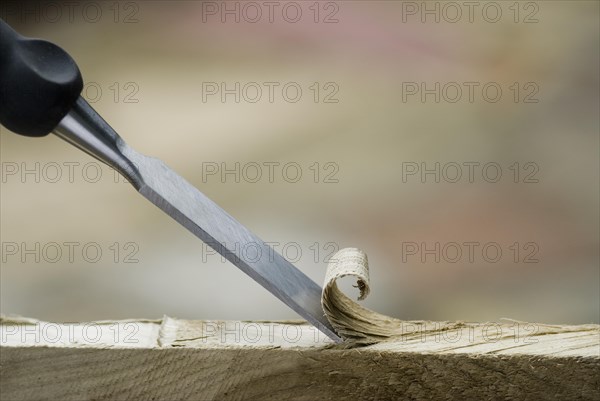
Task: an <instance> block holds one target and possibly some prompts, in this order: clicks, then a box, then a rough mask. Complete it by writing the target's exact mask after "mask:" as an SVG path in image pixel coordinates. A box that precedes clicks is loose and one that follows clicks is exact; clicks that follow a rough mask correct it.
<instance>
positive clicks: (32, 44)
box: [0, 19, 83, 137]
mask: <svg viewBox="0 0 600 401" xmlns="http://www.w3.org/2000/svg"><path fill="white" fill-rule="evenodd" d="M82 89H83V79H82V78H81V73H80V72H79V68H78V67H77V64H75V61H73V59H72V58H71V56H69V55H68V54H67V52H65V51H64V50H63V49H61V48H60V47H58V46H57V45H55V44H53V43H50V42H47V41H45V40H40V39H31V38H26V37H24V36H21V35H19V34H18V33H17V32H15V31H14V30H13V29H12V28H11V27H10V26H9V25H8V24H7V23H6V22H4V21H3V20H2V19H0V123H2V125H4V126H5V127H6V128H8V129H10V130H11V131H13V132H15V133H17V134H20V135H24V136H31V137H40V136H45V135H47V134H49V133H50V132H52V130H53V129H54V128H55V127H56V126H57V125H58V123H59V122H60V121H61V120H62V119H63V117H65V115H67V113H68V112H69V110H71V108H72V107H73V105H74V104H75V102H76V101H77V98H78V97H79V94H80V93H81V90H82Z"/></svg>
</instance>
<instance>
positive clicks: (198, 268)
mask: <svg viewBox="0 0 600 401" xmlns="http://www.w3.org/2000/svg"><path fill="white" fill-rule="evenodd" d="M471 3H475V5H474V6H472V8H470V7H471V6H469V7H467V6H465V5H464V4H463V2H433V1H427V2H401V1H398V2H390V1H347V2H346V1H337V2H314V1H310V2H271V3H269V2H260V1H259V2H235V1H231V2H199V1H198V2H188V1H169V2H160V1H153V2H128V1H125V2H119V3H117V2H87V3H83V2H81V3H78V2H60V1H59V2H52V3H30V2H3V3H2V6H1V7H2V8H1V9H0V12H1V13H2V14H1V15H0V16H1V17H2V18H3V19H5V20H6V21H7V22H8V23H9V24H11V25H12V26H13V27H14V28H15V29H16V30H18V31H19V32H20V33H22V34H24V35H27V36H32V37H40V38H44V39H47V40H50V41H52V42H55V43H57V44H58V45H60V46H61V47H63V48H64V49H66V50H67V51H68V52H69V53H70V54H71V55H72V57H73V58H74V59H75V60H76V61H77V63H78V65H79V68H80V70H81V71H82V74H83V77H84V80H85V83H86V85H85V89H84V92H83V95H84V97H86V98H87V99H88V101H89V102H90V104H92V106H93V107H94V108H95V109H96V110H98V111H99V112H100V114H101V115H102V116H103V117H104V118H105V119H106V120H107V121H108V122H109V123H110V124H111V125H112V126H113V127H114V128H115V129H116V130H117V132H119V133H120V135H121V136H122V137H123V138H124V139H125V140H126V141H127V142H128V143H129V144H130V145H131V146H132V147H133V148H135V149H136V150H138V151H140V152H142V153H144V154H147V155H152V156H155V157H158V158H160V159H162V160H163V161H164V162H165V163H166V164H167V165H169V166H170V167H172V168H173V169H174V170H175V171H176V172H178V173H180V174H181V175H182V176H183V177H185V178H186V179H187V180H189V181H190V182H191V183H192V184H194V185H195V186H197V187H198V188H199V189H200V190H201V191H202V192H204V193H205V194H206V195H207V196H209V197H210V198H211V199H213V200H214V201H215V202H217V203H218V204H219V205H220V206H221V207H223V208H224V209H225V210H227V211H228V212H229V213H230V214H232V215H233V216H234V217H236V218H237V219H238V220H239V221H240V222H242V223H243V224H245V225H246V226H247V227H249V228H250V229H251V230H253V231H254V232H255V233H256V234H258V235H259V236H260V237H261V238H263V239H264V240H265V241H269V242H273V243H274V245H273V246H274V248H275V250H277V251H279V252H282V253H283V255H284V256H285V257H287V258H288V259H289V260H291V261H292V262H293V263H294V264H295V265H296V266H297V267H298V268H300V269H301V270H302V271H304V272H305V273H306V274H308V275H309V276H310V277H311V278H313V279H314V280H315V281H317V282H319V283H321V282H322V281H323V279H324V273H325V268H326V265H327V260H328V258H329V257H331V255H332V253H333V252H334V251H335V250H336V249H339V248H344V247H359V248H362V249H363V250H365V251H366V252H367V254H368V256H369V262H370V268H371V289H372V293H371V296H370V297H369V298H368V299H367V300H366V301H365V302H364V304H365V306H367V307H370V308H372V309H375V310H377V311H378V312H381V313H385V314H388V315H392V316H395V317H398V318H402V319H436V320H455V319H460V320H472V321H486V320H497V319H499V318H503V317H508V318H513V319H519V320H525V321H540V322H545V323H588V322H596V323H597V322H598V321H599V320H600V318H599V314H600V294H599V293H600V273H599V231H600V227H599V219H600V216H599V178H598V171H600V166H599V135H600V134H599V133H600V126H599V109H600V104H599V93H600V91H599V89H600V88H599V86H600V85H599V70H600V63H599V38H600V29H599V19H600V17H599V3H598V2H593V1H551V2H550V1H537V2H516V3H515V2H471ZM269 4H271V5H269ZM469 88H472V91H471V90H470V89H469ZM0 146H1V150H0V157H1V165H2V182H1V187H0V188H1V197H0V200H1V209H0V219H1V224H0V234H1V242H2V266H1V269H0V279H1V280H0V290H1V293H0V301H1V304H0V311H1V312H2V313H4V314H20V315H25V316H28V317H35V318H39V319H44V320H58V321H75V320H97V319H121V318H138V317H140V318H141V317H147V318H158V317H161V316H162V315H163V314H167V315H171V316H175V317H180V318H193V319H243V320H249V319H288V318H297V315H295V313H294V312H292V311H291V310H290V309H288V308H287V307H286V306H285V305H284V304H282V303H281V302H279V301H278V300H277V299H276V298H275V297H273V296H272V295H271V294H270V293H268V292H267V291H266V290H264V289H263V288H262V287H260V286H259V285H258V284H256V283H255V282H254V281H252V280H251V279H250V278H249V277H247V276H246V275H244V274H243V273H241V272H240V271H239V270H238V269H237V268H235V267H234V266H233V265H231V264H229V263H227V262H224V261H223V260H221V258H220V257H219V256H218V255H215V254H214V253H213V252H212V251H210V250H209V249H208V248H207V247H206V246H205V245H203V244H202V242H201V241H200V240H198V239H197V238H196V237H194V236H193V235H192V234H190V233H189V232H187V231H186V230H185V229H183V228H182V227H180V226H179V225H178V224H177V223H175V222H174V221H173V220H171V219H170V218H169V217H168V216H166V215H165V214H163V213H162V212H161V211H159V210H158V208H156V207H155V206H153V205H152V204H150V203H149V202H147V201H146V200H145V199H144V198H143V197H141V196H139V195H138V194H136V192H135V191H134V190H133V188H132V187H130V186H129V185H128V184H127V183H125V182H124V181H123V179H116V178H115V174H114V172H113V171H112V170H110V169H109V168H108V167H100V164H99V163H98V162H96V161H95V160H94V159H92V158H90V157H89V156H87V155H86V154H84V153H82V152H81V151H79V150H77V149H75V148H74V147H72V146H70V145H68V144H66V143H65V142H63V141H62V140H60V139H59V138H57V137H55V136H53V135H50V136H48V137H46V138H42V139H30V138H25V137H21V136H17V135H14V134H13V133H10V132H9V131H8V130H6V129H5V128H4V127H2V128H1V134H0ZM236 163H237V164H236Z"/></svg>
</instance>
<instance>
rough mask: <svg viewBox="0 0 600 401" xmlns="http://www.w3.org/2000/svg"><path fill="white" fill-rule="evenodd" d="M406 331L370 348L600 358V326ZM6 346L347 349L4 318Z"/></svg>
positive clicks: (305, 329) (198, 328) (230, 324)
mask: <svg viewBox="0 0 600 401" xmlns="http://www.w3.org/2000/svg"><path fill="white" fill-rule="evenodd" d="M402 333H404V334H403V335H402V336H399V337H395V338H392V339H388V340H385V341H382V342H380V343H377V344H373V345H369V346H366V347H360V348H358V350H360V352H361V353H364V352H375V353H381V352H396V353H398V352H402V353H434V354H472V355H485V354H493V355H531V356H545V357H586V358H594V359H598V358H600V326H599V325H595V324H589V325H574V326H568V325H547V324H540V323H527V322H520V321H514V320H505V321H502V322H500V323H497V322H488V323H460V322H459V323H457V322H424V321H403V322H402ZM0 346H2V347H11V348H14V347H16V348H28V347H58V348H125V349H127V348H131V349H139V348H144V349H148V348H153V349H169V348H185V349H219V348H239V349H246V348H252V349H268V348H279V349H296V350H302V349H321V348H322V349H343V348H347V347H348V345H347V344H341V345H334V344H333V342H332V341H331V340H330V339H329V338H327V337H326V336H325V335H324V334H322V333H321V332H319V331H318V330H316V329H315V328H314V327H313V326H311V325H309V324H307V323H306V322H304V321H279V322H277V321H273V322H267V321H214V320H182V319H176V318H172V317H168V316H164V317H163V318H162V319H157V320H142V319H139V320H135V319H130V320H118V321H96V322H88V323H52V322H43V321H38V320H35V319H30V318H22V317H6V316H1V317H0Z"/></svg>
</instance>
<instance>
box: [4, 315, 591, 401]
mask: <svg viewBox="0 0 600 401" xmlns="http://www.w3.org/2000/svg"><path fill="white" fill-rule="evenodd" d="M404 323H405V324H406V328H405V330H406V331H405V335H404V336H402V337H396V338H394V339H393V340H391V341H385V342H381V343H378V344H374V345H370V346H365V347H359V348H351V349H348V348H345V347H344V345H343V344H342V345H334V344H332V342H331V341H330V340H329V339H327V338H326V337H325V336H323V335H320V333H318V332H317V331H316V330H315V329H314V328H312V327H311V326H309V325H306V324H305V323H302V322H223V321H186V320H178V319H173V318H169V317H164V318H163V319H160V320H129V321H115V322H92V323H76V324H59V323H47V322H40V321H35V320H32V319H22V318H19V319H15V318H6V317H5V318H2V320H0V337H1V340H2V341H1V347H0V390H1V391H0V398H1V399H2V400H113V399H114V400H123V399H132V400H138V399H147V400H205V399H206V400H213V399H218V400H221V399H226V400H241V399H250V400H253V399H254V400H282V399H297V400H318V399H350V400H351V399H356V400H369V399H382V400H386V399H406V400H426V399H459V400H471V399H472V400H492V399H519V400H554V399H557V400H558V399H560V400H580V399H581V400H598V399H600V390H599V388H600V375H599V371H600V327H599V326H598V325H583V326H552V325H539V324H533V323H523V322H514V321H507V322H503V323H486V324H478V323H462V322H453V324H452V325H448V323H443V322H442V323H439V324H436V322H409V321H407V322H404ZM435 327H437V330H434V328H435ZM419 328H422V330H421V332H419ZM484 333H485V335H484ZM491 333H499V334H498V335H496V334H493V335H492V334H491ZM511 333H512V334H511ZM515 333H516V335H515Z"/></svg>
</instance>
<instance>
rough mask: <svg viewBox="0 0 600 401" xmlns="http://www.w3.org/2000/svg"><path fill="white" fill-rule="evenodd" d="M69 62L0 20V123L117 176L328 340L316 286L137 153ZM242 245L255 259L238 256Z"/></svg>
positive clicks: (191, 189) (198, 194) (60, 53)
mask: <svg viewBox="0 0 600 401" xmlns="http://www.w3.org/2000/svg"><path fill="white" fill-rule="evenodd" d="M82 89H83V79H82V77H81V73H80V71H79V68H78V67H77V64H76V63H75V61H73V59H72V58H71V57H70V56H69V55H68V54H67V53H66V52H65V51H64V50H63V49H61V48H60V47H58V46H57V45H55V44H53V43H50V42H47V41H44V40H40V39H30V38H26V37H23V36H21V35H19V34H18V33H17V32H15V31H14V30H13V29H12V28H11V27H10V26H8V24H6V22H4V21H2V20H0V122H1V123H2V125H4V126H5V127H6V128H8V129H9V130H11V131H13V132H15V133H17V134H20V135H24V136H29V137H42V136H46V135H48V134H49V133H53V134H55V135H57V136H59V137H60V138H62V139H64V140H66V141H67V142H69V143H71V144H73V145H75V146H76V147H78V148H79V149H81V150H83V151H85V152H87V153H88V154H90V155H91V156H93V157H95V158H96V159H98V160H100V161H102V162H104V163H106V164H107V165H109V166H110V167H112V168H114V169H115V170H117V171H118V172H119V173H120V174H121V175H123V176H124V177H125V178H126V179H127V180H128V181H129V182H130V183H131V184H132V185H133V187H134V188H135V189H136V190H137V191H138V192H139V193H140V194H141V195H142V196H144V197H145V198H146V199H148V200H149V201H150V202H152V203H153V204H155V205H156V206H158V207H159V208H160V209H161V210H163V211H164V212H165V213H167V214H168V215H169V216H171V217H172V218H173V219H175V220H176V221H177V222H179V223H180V224H181V225H182V226H184V227H185V228H187V229H188V230H189V231H191V232H192V233H193V234H194V235H196V236H197V237H198V238H200V239H201V240H202V241H204V242H205V243H206V244H208V245H209V246H211V247H212V248H214V249H215V250H216V251H217V252H219V253H220V254H221V255H223V257H225V258H226V259H227V260H229V261H230V262H231V263H233V264H234V265H236V266H237V267H238V268H240V269H241V270H242V271H243V272H244V273H246V274H248V275H249V276H250V277H252V278H253V279H254V280H255V281H257V282H258V283H259V284H260V285H262V286H263V287H265V288H266V289H267V290H269V291H270V292H271V293H272V294H273V295H275V296H276V297H277V298H279V299H280V300H281V301H283V302H284V303H285V304H286V305H288V306H289V307H290V308H292V309H293V310H294V311H295V312H296V313H298V314H299V315H300V316H302V317H303V318H305V319H306V320H308V321H309V322H310V323H311V324H313V325H314V326H315V327H316V328H317V329H319V330H320V331H321V332H323V333H324V334H326V335H327V336H328V337H330V338H331V339H333V340H334V341H336V342H339V341H341V339H340V337H338V335H337V334H336V333H335V331H334V329H333V328H332V327H331V324H330V323H329V321H328V320H327V319H326V317H325V315H324V314H323V309H322V307H321V287H320V286H319V285H318V284H316V283H315V282H314V281H312V280H311V279H310V278H309V277H308V276H306V275H305V274H304V273H302V272H301V271H300V270H298V269H297V268H296V267H294V266H293V265H292V264H291V263H290V262H288V261H287V260H286V259H284V258H283V257H282V256H281V255H280V254H278V253H277V252H275V250H273V249H272V248H271V247H269V246H268V245H267V244H265V243H264V241H262V240H261V239H260V238H258V237H257V236H256V235H254V234H253V233H251V232H250V231H249V230H248V229H247V228H246V227H244V226H243V225H242V224H240V223H239V222H238V221H237V220H235V219H234V218H233V217H231V216H230V215H229V214H228V213H227V212H225V211H224V210H223V209H221V208H220V207H219V206H218V205H217V204H215V203H214V202H213V201H211V200H210V199H208V198H207V197H206V196H205V195H203V194H202V193H201V192H200V191H198V190H197V189H196V188H194V187H193V186H192V185H191V184H189V183H188V182H187V181H186V180H184V179H183V178H182V177H180V176H179V175H178V174H176V173H175V172H174V171H173V170H171V169H170V168H169V167H167V166H166V165H165V164H164V163H162V162H161V161H160V160H158V159H155V158H151V157H147V156H144V155H142V154H140V153H137V152H136V151H135V150H133V149H132V148H131V147H129V146H128V145H127V144H126V143H125V142H124V141H123V139H121V137H120V136H119V135H118V134H117V133H116V132H115V131H114V130H113V129H112V128H111V127H110V126H109V125H108V124H107V123H106V121H104V119H103V118H102V117H101V116H100V115H99V114H98V113H96V111H94V109H93V108H92V107H91V106H90V105H89V104H88V103H87V102H86V101H85V99H83V98H82V97H81V91H82ZM247 245H251V246H252V247H253V248H255V249H256V250H257V253H256V255H260V257H256V255H254V254H253V255H248V252H243V251H242V250H243V249H246V248H247V247H246V246H247Z"/></svg>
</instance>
